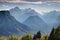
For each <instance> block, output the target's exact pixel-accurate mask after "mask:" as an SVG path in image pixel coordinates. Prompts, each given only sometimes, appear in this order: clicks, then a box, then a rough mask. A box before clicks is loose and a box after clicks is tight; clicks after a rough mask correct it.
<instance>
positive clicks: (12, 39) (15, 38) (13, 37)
mask: <svg viewBox="0 0 60 40" xmlns="http://www.w3.org/2000/svg"><path fill="white" fill-rule="evenodd" d="M8 40H20V37H19V36H15V35H12V36H9V37H8Z"/></svg>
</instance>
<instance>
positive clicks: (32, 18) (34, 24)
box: [10, 7, 51, 34]
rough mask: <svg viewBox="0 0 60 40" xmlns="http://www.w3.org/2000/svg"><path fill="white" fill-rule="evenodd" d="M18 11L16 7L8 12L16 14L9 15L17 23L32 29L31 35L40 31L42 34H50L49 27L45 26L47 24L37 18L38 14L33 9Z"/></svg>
mask: <svg viewBox="0 0 60 40" xmlns="http://www.w3.org/2000/svg"><path fill="white" fill-rule="evenodd" d="M18 10H19V8H18V7H15V8H13V9H11V10H10V12H11V13H14V14H16V15H13V14H11V15H12V16H14V17H15V18H16V19H17V20H18V21H19V22H21V23H23V24H25V25H27V26H29V27H30V28H31V29H33V30H32V31H33V33H36V32H37V31H41V32H42V34H46V33H49V32H50V30H51V28H50V27H49V25H47V23H45V22H44V21H43V20H42V18H41V17H39V14H38V12H36V11H35V10H34V9H31V8H27V9H23V10H21V9H20V10H19V12H18ZM46 27H47V28H46ZM43 29H44V30H43ZM49 29H50V30H49Z"/></svg>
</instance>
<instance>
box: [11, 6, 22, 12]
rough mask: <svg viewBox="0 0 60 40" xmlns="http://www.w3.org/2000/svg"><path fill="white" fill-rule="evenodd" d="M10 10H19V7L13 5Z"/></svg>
mask: <svg viewBox="0 0 60 40" xmlns="http://www.w3.org/2000/svg"><path fill="white" fill-rule="evenodd" d="M10 10H15V11H21V10H20V8H19V7H14V8H12V9H10Z"/></svg>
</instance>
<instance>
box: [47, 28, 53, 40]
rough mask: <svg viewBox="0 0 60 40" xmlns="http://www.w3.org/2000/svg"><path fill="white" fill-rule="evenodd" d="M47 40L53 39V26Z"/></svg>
mask: <svg viewBox="0 0 60 40" xmlns="http://www.w3.org/2000/svg"><path fill="white" fill-rule="evenodd" d="M48 40H54V28H53V29H52V31H51V34H50V36H49V39H48Z"/></svg>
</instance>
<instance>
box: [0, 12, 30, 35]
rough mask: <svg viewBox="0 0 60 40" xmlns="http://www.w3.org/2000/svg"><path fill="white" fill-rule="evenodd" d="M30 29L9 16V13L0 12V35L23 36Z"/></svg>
mask: <svg viewBox="0 0 60 40" xmlns="http://www.w3.org/2000/svg"><path fill="white" fill-rule="evenodd" d="M29 29H30V28H29V27H28V26H26V25H24V24H21V23H19V22H18V21H16V19H15V18H14V17H13V16H11V15H10V12H9V11H0V35H1V36H2V35H3V36H9V35H13V34H15V35H23V34H25V33H28V32H29V31H30V30H29Z"/></svg>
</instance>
